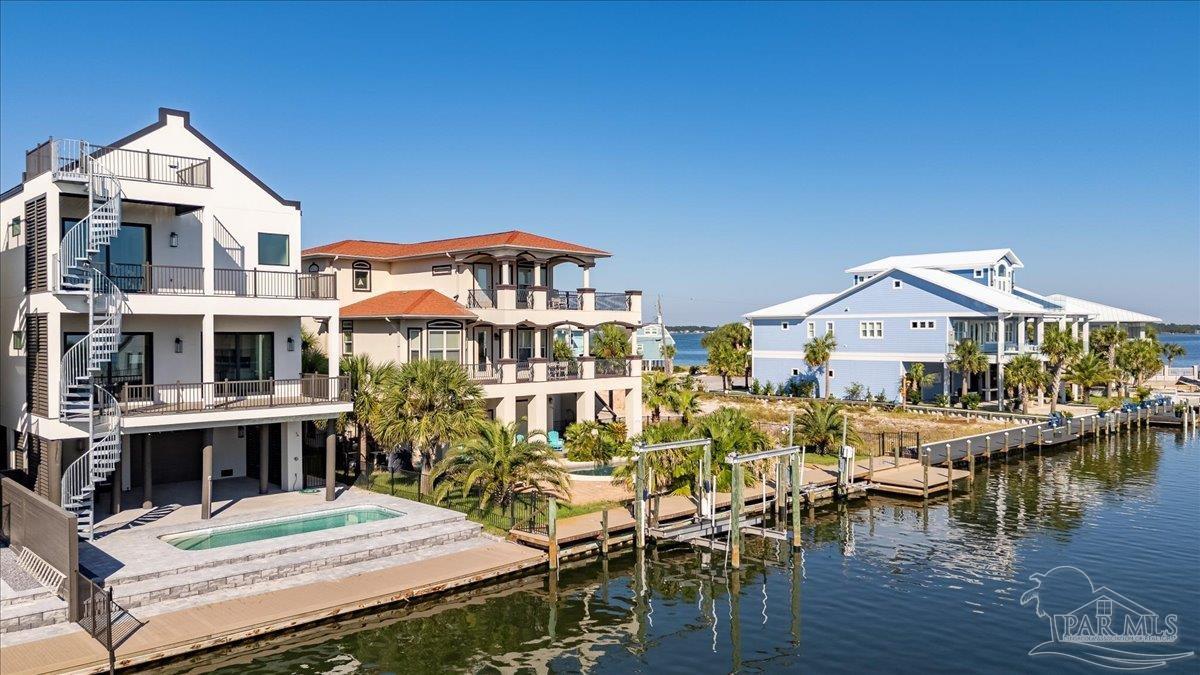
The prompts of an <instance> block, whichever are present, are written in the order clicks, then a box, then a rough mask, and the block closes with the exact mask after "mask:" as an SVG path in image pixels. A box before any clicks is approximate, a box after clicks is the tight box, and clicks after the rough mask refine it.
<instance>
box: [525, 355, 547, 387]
mask: <svg viewBox="0 0 1200 675" xmlns="http://www.w3.org/2000/svg"><path fill="white" fill-rule="evenodd" d="M529 367H530V370H531V373H530V374H531V375H532V376H533V381H534V382H545V381H546V376H547V371H548V370H549V363H548V362H547V360H546V359H543V358H541V357H535V358H532V359H529Z"/></svg>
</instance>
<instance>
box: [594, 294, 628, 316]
mask: <svg viewBox="0 0 1200 675" xmlns="http://www.w3.org/2000/svg"><path fill="white" fill-rule="evenodd" d="M596 309H598V310H607V311H610V312H612V311H615V312H627V311H629V296H628V295H626V294H624V293H597V294H596Z"/></svg>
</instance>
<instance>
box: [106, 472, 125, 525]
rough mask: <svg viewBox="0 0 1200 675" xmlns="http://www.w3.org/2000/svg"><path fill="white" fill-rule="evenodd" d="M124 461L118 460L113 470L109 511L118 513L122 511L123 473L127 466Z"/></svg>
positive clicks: (114, 513)
mask: <svg viewBox="0 0 1200 675" xmlns="http://www.w3.org/2000/svg"><path fill="white" fill-rule="evenodd" d="M122 464H124V462H118V463H117V466H116V469H115V470H114V471H113V472H112V496H111V498H110V501H109V513H111V514H112V515H114V516H115V515H117V514H118V513H120V512H121V485H122V483H123V481H122V480H121V479H122V478H124V476H123V475H121V474H123V473H124V469H125V467H124V466H122Z"/></svg>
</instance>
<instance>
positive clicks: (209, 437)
mask: <svg viewBox="0 0 1200 675" xmlns="http://www.w3.org/2000/svg"><path fill="white" fill-rule="evenodd" d="M210 349H211V347H210ZM200 453H201V468H200V519H201V520H208V519H209V518H212V487H213V485H212V470H213V430H212V427H209V428H207V429H205V430H204V446H203V448H201V450H200Z"/></svg>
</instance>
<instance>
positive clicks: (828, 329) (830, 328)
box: [825, 321, 836, 335]
mask: <svg viewBox="0 0 1200 675" xmlns="http://www.w3.org/2000/svg"><path fill="white" fill-rule="evenodd" d="M835 323H836V322H834V321H826V322H825V334H826V335H835V333H834V326H835Z"/></svg>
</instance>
